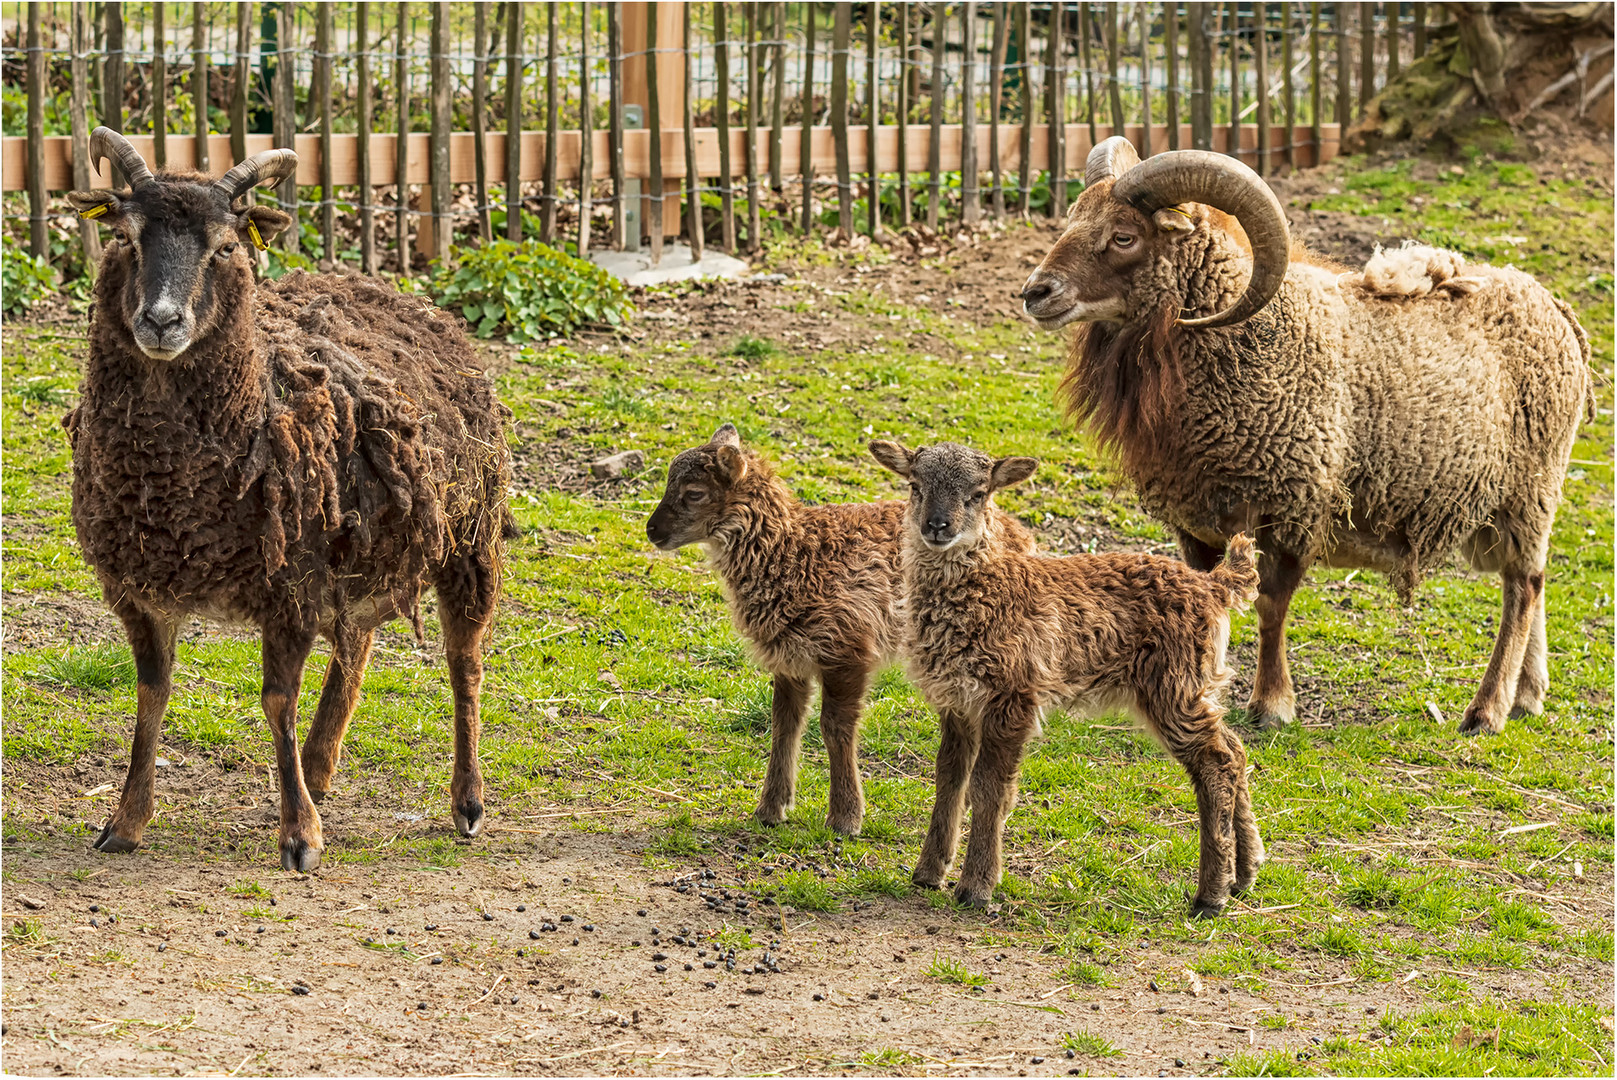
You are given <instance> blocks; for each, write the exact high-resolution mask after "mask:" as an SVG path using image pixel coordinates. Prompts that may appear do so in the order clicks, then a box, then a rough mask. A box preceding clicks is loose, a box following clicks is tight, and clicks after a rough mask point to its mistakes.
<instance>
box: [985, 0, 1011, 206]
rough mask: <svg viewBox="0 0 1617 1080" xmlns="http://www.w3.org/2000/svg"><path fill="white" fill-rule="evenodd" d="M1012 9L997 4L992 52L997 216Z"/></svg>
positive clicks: (991, 163) (991, 147) (991, 142)
mask: <svg viewBox="0 0 1617 1080" xmlns="http://www.w3.org/2000/svg"><path fill="white" fill-rule="evenodd" d="M1008 15H1009V13H1008V12H1007V11H1006V10H1005V4H1004V2H1003V0H1001V2H1000V3H996V4H995V5H994V44H993V47H992V48H991V49H990V50H989V54H988V171H989V173H990V175H992V176H993V181H992V183H993V185H994V201H993V210H994V216H995V217H1004V216H1005V173H1004V169H1003V167H1002V164H1001V161H1000V152H999V121H1000V113H1001V111H1003V109H1004V107H1005V37H1006V35H1007V34H1008V33H1009V32H1010V22H1011V21H1010V18H1009V17H1008Z"/></svg>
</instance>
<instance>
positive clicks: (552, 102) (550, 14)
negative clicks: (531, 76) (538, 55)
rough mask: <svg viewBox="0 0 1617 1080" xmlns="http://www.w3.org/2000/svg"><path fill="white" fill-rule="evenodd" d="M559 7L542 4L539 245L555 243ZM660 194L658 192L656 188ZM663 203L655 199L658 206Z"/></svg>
mask: <svg viewBox="0 0 1617 1080" xmlns="http://www.w3.org/2000/svg"><path fill="white" fill-rule="evenodd" d="M559 7H560V5H558V4H546V5H545V30H546V35H547V36H546V38H545V179H544V191H543V193H542V195H541V196H540V198H541V199H542V200H543V202H542V203H541V204H540V210H539V242H540V243H542V244H554V243H555V242H556V201H557V199H558V198H559V196H560V192H558V191H557V190H556V156H557V146H556V142H557V139H556V133H557V131H558V130H559V128H560V119H561V117H560V109H561V101H560V99H559V98H558V97H557V95H556V58H557V48H558V46H559V44H560V42H559V41H558V40H557V37H556V13H557V10H558V8H559ZM646 62H647V63H648V64H650V63H655V60H654V59H653V58H652V57H651V56H649V55H648V56H647V57H646ZM656 132H657V129H656V128H655V127H654V128H652V145H654V146H655V145H656V143H657V134H656ZM658 194H659V195H661V189H660V188H659V189H658ZM661 202H662V200H661V199H660V198H659V199H658V204H659V205H661Z"/></svg>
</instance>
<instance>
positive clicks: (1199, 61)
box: [1190, 0, 1213, 150]
mask: <svg viewBox="0 0 1617 1080" xmlns="http://www.w3.org/2000/svg"><path fill="white" fill-rule="evenodd" d="M1191 6H1192V7H1193V8H1194V9H1195V10H1194V11H1193V12H1192V14H1191V16H1190V26H1191V34H1190V38H1191V44H1192V45H1194V46H1195V48H1196V63H1195V64H1194V65H1193V68H1192V71H1191V77H1192V78H1193V79H1194V80H1195V82H1196V84H1197V86H1196V90H1195V93H1194V95H1193V97H1192V101H1191V103H1190V104H1191V114H1190V115H1191V127H1192V131H1193V135H1192V139H1193V141H1194V143H1195V148H1196V149H1197V150H1211V149H1212V148H1213V33H1212V30H1213V28H1212V27H1211V26H1209V25H1208V20H1209V17H1210V16H1211V15H1212V5H1211V3H1209V2H1208V0H1202V2H1201V3H1196V4H1192V5H1191Z"/></svg>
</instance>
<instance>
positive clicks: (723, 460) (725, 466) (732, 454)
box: [716, 443, 747, 484]
mask: <svg viewBox="0 0 1617 1080" xmlns="http://www.w3.org/2000/svg"><path fill="white" fill-rule="evenodd" d="M716 471H717V472H718V474H719V479H720V480H723V481H724V482H725V483H727V484H737V483H740V481H741V478H742V477H743V476H746V475H747V459H746V458H745V457H743V456H742V454H741V451H740V450H737V449H736V448H735V447H733V446H731V445H730V444H729V443H721V444H720V445H719V460H718V465H717V467H716Z"/></svg>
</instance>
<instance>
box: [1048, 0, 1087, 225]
mask: <svg viewBox="0 0 1617 1080" xmlns="http://www.w3.org/2000/svg"><path fill="white" fill-rule="evenodd" d="M1063 6H1064V5H1062V4H1060V3H1055V4H1051V5H1050V31H1049V38H1050V40H1049V49H1048V51H1047V53H1046V55H1045V65H1044V69H1045V72H1046V74H1045V88H1044V96H1045V107H1044V119H1045V123H1046V124H1048V125H1049V133H1050V216H1051V217H1053V218H1061V217H1065V216H1066V213H1067V108H1066V103H1067V80H1066V78H1065V76H1064V74H1063V72H1062V70H1061V39H1062V36H1063V35H1062V25H1061V21H1062V10H1061V9H1062V7H1063ZM1082 11H1083V8H1082V7H1080V8H1079V12H1080V17H1081V14H1082Z"/></svg>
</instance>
